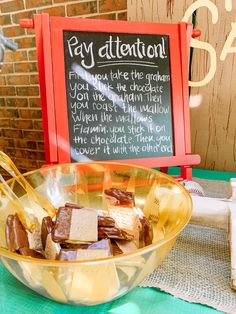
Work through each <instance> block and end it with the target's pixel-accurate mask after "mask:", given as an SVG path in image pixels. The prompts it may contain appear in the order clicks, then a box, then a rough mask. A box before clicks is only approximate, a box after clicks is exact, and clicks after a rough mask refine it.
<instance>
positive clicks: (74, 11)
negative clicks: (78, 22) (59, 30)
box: [67, 1, 97, 16]
mask: <svg viewBox="0 0 236 314" xmlns="http://www.w3.org/2000/svg"><path fill="white" fill-rule="evenodd" d="M91 13H97V1H91V2H83V3H75V4H69V5H68V6H67V15H68V16H79V15H84V14H91Z"/></svg>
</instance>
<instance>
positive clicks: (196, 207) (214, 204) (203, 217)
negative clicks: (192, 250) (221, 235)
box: [190, 195, 229, 231]
mask: <svg viewBox="0 0 236 314" xmlns="http://www.w3.org/2000/svg"><path fill="white" fill-rule="evenodd" d="M192 200H193V213H192V218H191V220H190V223H193V224H197V225H201V226H207V227H213V228H217V229H224V230H226V231H228V225H229V206H228V204H229V202H227V201H225V200H221V199H217V198H211V197H202V196H195V195H192Z"/></svg>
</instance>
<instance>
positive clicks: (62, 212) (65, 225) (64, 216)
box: [52, 207, 72, 242]
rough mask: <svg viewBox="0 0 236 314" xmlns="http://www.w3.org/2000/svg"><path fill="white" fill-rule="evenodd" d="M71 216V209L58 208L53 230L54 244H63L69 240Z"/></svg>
mask: <svg viewBox="0 0 236 314" xmlns="http://www.w3.org/2000/svg"><path fill="white" fill-rule="evenodd" d="M71 215H72V209H71V208H66V207H59V208H58V211H57V215H56V222H55V226H54V228H53V230H52V239H53V241H54V242H63V241H66V240H68V239H69V236H70V224H71Z"/></svg>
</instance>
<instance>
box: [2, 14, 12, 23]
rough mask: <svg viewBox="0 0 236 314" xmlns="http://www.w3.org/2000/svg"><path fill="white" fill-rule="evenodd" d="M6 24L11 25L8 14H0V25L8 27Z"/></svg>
mask: <svg viewBox="0 0 236 314" xmlns="http://www.w3.org/2000/svg"><path fill="white" fill-rule="evenodd" d="M8 24H11V16H10V14H1V15H0V25H8Z"/></svg>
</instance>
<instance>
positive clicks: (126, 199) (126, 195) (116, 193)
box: [104, 188, 134, 206]
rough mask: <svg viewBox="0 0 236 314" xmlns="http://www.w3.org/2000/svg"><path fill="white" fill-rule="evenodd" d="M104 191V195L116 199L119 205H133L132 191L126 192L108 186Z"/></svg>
mask: <svg viewBox="0 0 236 314" xmlns="http://www.w3.org/2000/svg"><path fill="white" fill-rule="evenodd" d="M104 193H105V196H108V197H112V198H114V199H115V200H117V204H119V205H127V206H134V194H133V193H132V192H127V191H124V190H120V189H116V188H110V189H108V190H105V191H104ZM108 200H109V198H108ZM113 205H114V204H113ZM115 205H116V204H115Z"/></svg>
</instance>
